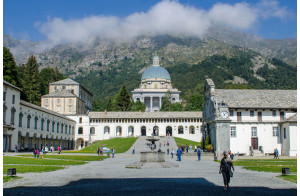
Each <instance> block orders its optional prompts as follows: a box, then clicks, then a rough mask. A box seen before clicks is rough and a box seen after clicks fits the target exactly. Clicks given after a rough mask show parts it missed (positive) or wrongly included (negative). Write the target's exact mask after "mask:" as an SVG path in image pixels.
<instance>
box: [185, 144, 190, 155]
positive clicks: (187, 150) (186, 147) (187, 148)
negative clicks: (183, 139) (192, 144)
mask: <svg viewBox="0 0 300 196" xmlns="http://www.w3.org/2000/svg"><path fill="white" fill-rule="evenodd" d="M185 150H186V153H188V152H189V146H188V145H187V144H186V145H185Z"/></svg>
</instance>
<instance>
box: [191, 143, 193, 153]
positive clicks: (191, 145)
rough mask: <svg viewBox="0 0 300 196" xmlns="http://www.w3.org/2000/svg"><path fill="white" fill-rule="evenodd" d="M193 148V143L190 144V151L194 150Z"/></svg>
mask: <svg viewBox="0 0 300 196" xmlns="http://www.w3.org/2000/svg"><path fill="white" fill-rule="evenodd" d="M192 148H193V147H192V144H191V145H190V152H192Z"/></svg>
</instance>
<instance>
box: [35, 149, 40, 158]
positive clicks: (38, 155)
mask: <svg viewBox="0 0 300 196" xmlns="http://www.w3.org/2000/svg"><path fill="white" fill-rule="evenodd" d="M36 156H37V157H36V158H40V151H39V149H37V150H36Z"/></svg>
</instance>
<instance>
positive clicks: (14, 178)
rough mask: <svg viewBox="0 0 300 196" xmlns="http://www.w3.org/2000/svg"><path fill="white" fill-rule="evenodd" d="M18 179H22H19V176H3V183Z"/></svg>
mask: <svg viewBox="0 0 300 196" xmlns="http://www.w3.org/2000/svg"><path fill="white" fill-rule="evenodd" d="M16 179H21V177H18V176H3V183H5V182H8V181H11V180H16Z"/></svg>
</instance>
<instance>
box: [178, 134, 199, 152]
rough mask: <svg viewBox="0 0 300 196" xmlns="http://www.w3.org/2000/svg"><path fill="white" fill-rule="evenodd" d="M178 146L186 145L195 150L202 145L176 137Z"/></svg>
mask: <svg viewBox="0 0 300 196" xmlns="http://www.w3.org/2000/svg"><path fill="white" fill-rule="evenodd" d="M174 139H175V141H176V144H177V146H185V145H186V144H187V145H188V146H190V145H192V149H193V150H194V149H195V146H198V145H200V141H199V142H194V141H191V140H187V139H182V138H178V137H174Z"/></svg>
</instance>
